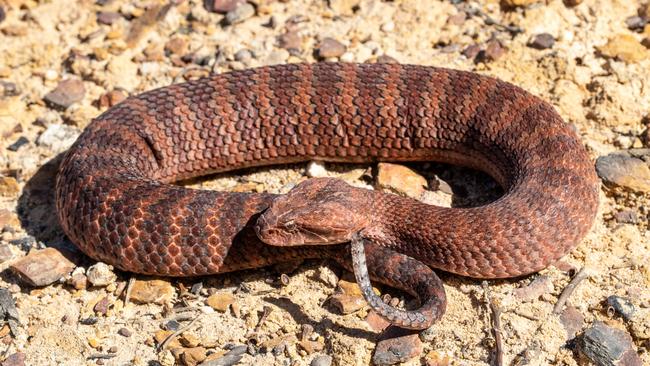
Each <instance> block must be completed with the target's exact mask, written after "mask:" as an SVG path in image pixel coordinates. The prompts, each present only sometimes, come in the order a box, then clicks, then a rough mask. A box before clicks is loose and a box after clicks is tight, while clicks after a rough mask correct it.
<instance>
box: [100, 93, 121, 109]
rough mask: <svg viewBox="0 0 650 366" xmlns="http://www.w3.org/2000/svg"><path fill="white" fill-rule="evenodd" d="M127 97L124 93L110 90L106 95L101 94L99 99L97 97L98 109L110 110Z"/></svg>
mask: <svg viewBox="0 0 650 366" xmlns="http://www.w3.org/2000/svg"><path fill="white" fill-rule="evenodd" d="M126 97H127V95H126V93H125V92H124V91H122V90H119V89H115V90H111V91H109V92H108V93H104V94H102V96H101V97H99V108H102V109H104V108H110V107H112V106H114V105H116V104H118V103H119V102H121V101H123V100H124V99H126Z"/></svg>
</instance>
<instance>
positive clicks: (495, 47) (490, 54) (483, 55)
mask: <svg viewBox="0 0 650 366" xmlns="http://www.w3.org/2000/svg"><path fill="white" fill-rule="evenodd" d="M506 52H507V48H505V47H503V45H502V44H501V42H500V41H498V40H496V39H492V40H490V41H488V42H487V44H486V46H485V49H484V50H482V51H480V52H479V53H478V55H476V61H477V62H490V61H496V60H498V59H499V58H501V56H503V55H504V54H505V53H506Z"/></svg>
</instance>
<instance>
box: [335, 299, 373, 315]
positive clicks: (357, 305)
mask: <svg viewBox="0 0 650 366" xmlns="http://www.w3.org/2000/svg"><path fill="white" fill-rule="evenodd" d="M329 301H330V303H331V304H332V305H333V306H334V307H336V308H337V309H338V310H339V311H340V312H341V314H351V313H354V312H356V311H358V310H360V309H361V308H363V307H364V306H365V305H366V300H365V299H364V298H363V297H359V296H351V295H348V294H334V295H332V297H330V300H329Z"/></svg>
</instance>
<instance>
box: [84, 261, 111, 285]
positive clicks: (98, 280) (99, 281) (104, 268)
mask: <svg viewBox="0 0 650 366" xmlns="http://www.w3.org/2000/svg"><path fill="white" fill-rule="evenodd" d="M86 276H88V281H89V282H90V283H91V284H92V285H93V286H97V287H104V286H108V285H110V284H111V283H113V282H115V280H117V275H115V273H114V272H113V267H112V266H109V265H108V264H106V263H103V262H98V263H95V264H93V265H92V266H90V267H88V271H86Z"/></svg>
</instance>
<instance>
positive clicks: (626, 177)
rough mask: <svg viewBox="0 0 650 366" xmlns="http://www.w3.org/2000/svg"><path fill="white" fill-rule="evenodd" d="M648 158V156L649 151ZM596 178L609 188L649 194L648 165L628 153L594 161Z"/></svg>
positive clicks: (610, 155)
mask: <svg viewBox="0 0 650 366" xmlns="http://www.w3.org/2000/svg"><path fill="white" fill-rule="evenodd" d="M646 150H648V152H649V153H648V156H650V149H646ZM596 172H597V173H598V176H599V177H600V178H601V179H602V180H603V181H604V182H605V184H608V185H610V186H615V187H621V188H624V189H628V190H632V191H638V192H646V193H647V192H650V167H649V166H648V163H647V162H645V161H643V160H641V159H640V158H638V157H636V156H631V155H630V154H629V152H627V151H624V152H616V153H612V154H609V155H606V156H601V157H599V158H598V159H597V160H596Z"/></svg>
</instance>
